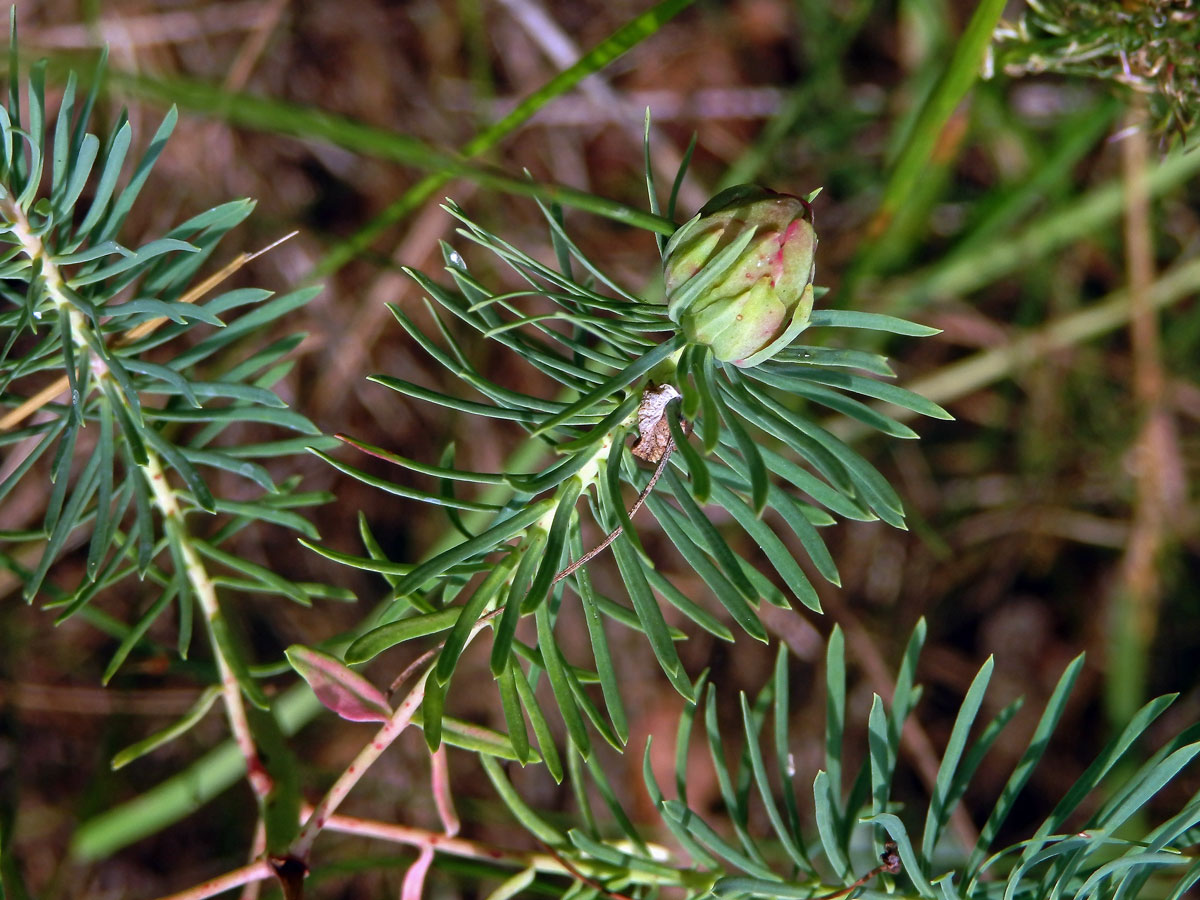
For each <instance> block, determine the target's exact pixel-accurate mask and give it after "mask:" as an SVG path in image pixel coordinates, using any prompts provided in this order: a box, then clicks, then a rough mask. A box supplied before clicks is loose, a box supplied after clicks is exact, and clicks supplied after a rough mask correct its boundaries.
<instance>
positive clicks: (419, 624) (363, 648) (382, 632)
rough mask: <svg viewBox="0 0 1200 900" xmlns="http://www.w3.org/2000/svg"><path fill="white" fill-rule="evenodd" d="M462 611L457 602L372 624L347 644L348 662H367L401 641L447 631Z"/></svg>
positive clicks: (355, 663) (354, 663)
mask: <svg viewBox="0 0 1200 900" xmlns="http://www.w3.org/2000/svg"><path fill="white" fill-rule="evenodd" d="M462 614H463V608H462V607H458V606H453V607H450V608H448V609H440V610H438V611H436V612H430V613H424V614H420V615H415V616H408V617H406V618H403V619H399V620H397V621H395V622H388V623H387V624H386V625H380V626H378V627H377V628H372V629H371V630H370V631H367V632H365V633H364V634H362V635H360V636H359V637H358V638H356V639H355V640H354V642H353V643H352V644H350V646H349V647H347V648H346V662H348V663H351V664H353V665H357V664H358V663H364V662H367V660H370V659H374V658H375V657H376V656H378V655H379V654H380V653H382V652H383V651H384V650H387V649H388V648H390V647H394V646H396V645H397V644H402V643H404V642H405V641H410V640H413V639H414V638H419V637H425V636H426V635H430V634H438V633H439V632H442V631H446V630H447V629H449V628H452V627H454V624H455V622H457V621H458V620H459V618H460V617H461V616H462Z"/></svg>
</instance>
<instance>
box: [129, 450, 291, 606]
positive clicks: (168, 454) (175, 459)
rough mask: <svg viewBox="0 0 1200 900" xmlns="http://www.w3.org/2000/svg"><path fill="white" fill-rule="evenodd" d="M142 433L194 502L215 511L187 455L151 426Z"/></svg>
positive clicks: (211, 498)
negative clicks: (184, 485)
mask: <svg viewBox="0 0 1200 900" xmlns="http://www.w3.org/2000/svg"><path fill="white" fill-rule="evenodd" d="M142 434H143V436H144V437H145V439H146V443H147V444H149V445H150V446H151V447H153V448H154V450H155V452H157V453H158V454H159V455H160V456H161V457H162V458H163V459H164V460H166V462H167V465H169V466H170V467H171V468H172V469H174V470H175V471H176V472H178V473H179V474H180V475H182V476H183V482H184V484H186V485H187V488H188V490H189V491H190V492H191V494H192V499H193V500H195V501H196V504H197V505H198V506H199V507H200V508H201V509H203V510H204V511H205V512H215V511H216V508H217V504H216V501H215V500H214V499H213V495H212V492H211V491H209V489H208V485H207V484H205V482H204V479H203V478H201V477H200V473H199V472H197V471H196V469H195V467H194V466H193V465H192V464H191V463H190V462H188V459H187V457H186V456H184V454H183V453H182V452H181V451H180V449H179V448H178V447H176V446H174V445H173V444H171V443H169V442H168V441H167V440H166V439H165V438H164V437H163V436H162V435H161V434H159V433H158V430H157V429H155V428H153V427H147V428H146V429H145V430H144V431H143V432H142ZM285 596H286V595H285Z"/></svg>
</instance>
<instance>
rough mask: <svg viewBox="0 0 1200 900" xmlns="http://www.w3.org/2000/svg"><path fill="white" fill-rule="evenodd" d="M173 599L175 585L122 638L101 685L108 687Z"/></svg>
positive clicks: (163, 592)
mask: <svg viewBox="0 0 1200 900" xmlns="http://www.w3.org/2000/svg"><path fill="white" fill-rule="evenodd" d="M173 599H175V588H174V586H173V585H168V586H167V587H165V588H164V589H163V591H162V593H161V594H159V595H158V598H157V599H156V600H155V601H154V602H153V603H152V604H150V608H149V609H147V610H146V612H145V613H144V614H143V615H142V617H141V618H140V619H138V620H137V622H136V623H135V624H134V626H133V627H132V628H130V629H129V631H128V632H127V633H126V635H125V637H124V638H122V640H121V643H120V645H119V646H118V647H117V649H116V651H115V652H114V653H113V655H112V659H110V660H109V662H108V666H107V667H106V668H105V669H104V674H103V675H102V676H101V677H100V683H101V684H104V685H106V686H107V685H108V683H109V681H111V680H112V677H113V676H114V675H116V674H117V670H118V669H120V668H121V665H122V663H124V662H125V660H126V659H127V658H128V656H129V654H130V653H131V652H132V651H133V648H134V647H136V646H137V645H138V644H139V643H140V642H141V640H142V638H143V637H145V635H146V632H147V631H149V630H150V626H151V625H153V624H154V622H155V620H156V619H157V618H158V617H159V616H160V615H161V614H162V612H163V610H165V609H166V608H167V606H168V605H170V603H171V601H172V600H173Z"/></svg>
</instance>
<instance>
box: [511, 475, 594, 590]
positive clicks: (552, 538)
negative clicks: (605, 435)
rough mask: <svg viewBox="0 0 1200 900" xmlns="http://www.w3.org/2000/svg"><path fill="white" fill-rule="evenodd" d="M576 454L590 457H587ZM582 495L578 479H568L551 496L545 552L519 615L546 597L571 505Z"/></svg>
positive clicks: (560, 553)
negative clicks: (551, 508) (551, 518)
mask: <svg viewBox="0 0 1200 900" xmlns="http://www.w3.org/2000/svg"><path fill="white" fill-rule="evenodd" d="M580 455H581V456H585V455H586V456H590V454H580ZM582 492H583V482H582V481H581V480H580V479H579V478H569V479H567V480H566V481H565V482H563V484H562V487H560V488H559V490H558V493H557V494H556V495H555V498H554V502H555V503H556V504H557V507H556V509H555V510H554V518H553V520H551V522H550V531H549V533H548V534H547V535H546V549H545V552H544V553H543V555H542V559H541V565H539V566H538V569H537V574H535V575H534V576H533V583H532V584H530V586H529V594H528V595H527V596H526V598H525V600H524V601H523V602H522V604H521V610H522V612H529V611H530V610H533V609H536V608H538V607H539V606H541V605H542V604H543V602H544V601H545V599H546V595H547V594H549V592H550V587H551V585H552V584H553V582H554V576H555V574H557V572H558V571H559V568H560V566H561V565H562V563H563V549H564V548H565V547H566V545H567V537H568V534H567V533H568V531H569V530H570V525H571V519H572V517H573V516H574V515H575V504H576V502H577V501H578V500H579V495H580V493H582Z"/></svg>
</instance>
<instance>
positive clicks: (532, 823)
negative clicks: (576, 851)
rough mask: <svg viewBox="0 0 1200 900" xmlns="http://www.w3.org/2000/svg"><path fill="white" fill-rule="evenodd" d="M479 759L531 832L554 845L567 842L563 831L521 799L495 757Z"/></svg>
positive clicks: (500, 792)
mask: <svg viewBox="0 0 1200 900" xmlns="http://www.w3.org/2000/svg"><path fill="white" fill-rule="evenodd" d="M479 761H480V762H481V763H482V764H483V771H484V772H486V773H487V776H488V779H489V780H490V781H491V782H492V786H493V787H495V788H496V793H498V794H499V795H500V799H501V800H503V801H504V805H505V806H507V807H508V809H509V811H510V812H511V813H512V814H513V815H514V816H516V818H517V821H518V822H520V823H521V825H522V826H523V827H524V828H525V829H526V830H527V831H528V832H529V833H530V834H532V835H533V836H534V837H536V838H537V839H538V840H540V841H544V842H545V843H547V844H549V845H550V846H552V847H553V846H559V845H562V844H564V843H566V836H565V835H564V834H563V833H562V832H561V831H558V830H557V829H556V828H554V827H552V826H551V825H550V824H549V823H548V822H547V821H546V820H545V819H543V818H542V817H541V816H539V815H538V814H537V813H535V812H534V811H533V810H532V809H531V808H530V807H529V805H528V804H527V803H525V801H524V800H522V799H521V796H520V794H518V793H517V792H516V790H515V789H514V788H513V786H512V784H511V783H510V782H509V780H508V778H507V777H505V775H504V770H503V769H502V768H501V767H500V764H499V763H498V762H496V760H495V759H493V758H492V757H490V756H481V757H480V758H479Z"/></svg>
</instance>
